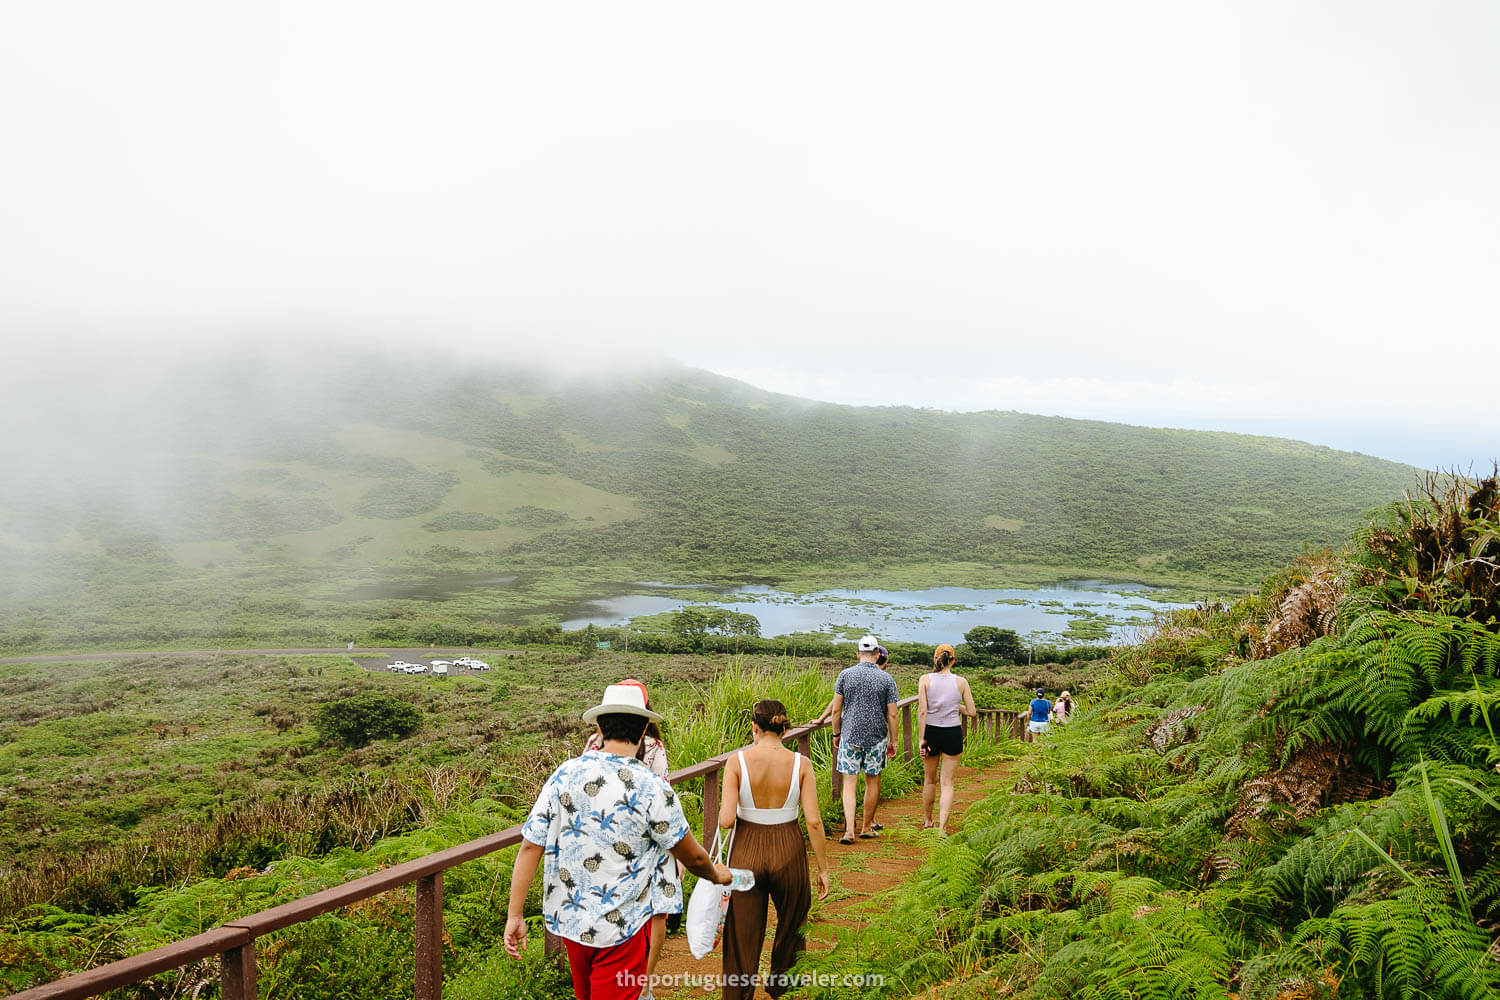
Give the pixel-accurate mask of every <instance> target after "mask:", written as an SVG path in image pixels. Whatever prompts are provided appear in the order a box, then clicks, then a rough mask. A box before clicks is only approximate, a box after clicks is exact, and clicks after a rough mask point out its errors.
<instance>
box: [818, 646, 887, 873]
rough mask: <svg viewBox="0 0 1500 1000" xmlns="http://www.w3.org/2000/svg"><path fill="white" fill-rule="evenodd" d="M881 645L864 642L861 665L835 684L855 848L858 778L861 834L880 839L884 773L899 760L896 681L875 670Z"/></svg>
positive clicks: (849, 838)
mask: <svg viewBox="0 0 1500 1000" xmlns="http://www.w3.org/2000/svg"><path fill="white" fill-rule="evenodd" d="M879 646H880V643H879V642H878V641H877V640H876V638H875V637H874V636H873V635H867V636H865V637H864V638H863V639H861V640H859V662H857V663H855V664H854V666H852V667H849V668H847V669H845V670H843V671H840V672H839V675H838V678H837V679H836V680H835V681H834V682H833V704H832V705H831V706H830V709H831V711H832V713H833V748H834V752H835V754H836V755H837V758H838V759H837V762H836V763H835V767H836V769H837V770H838V772H839V773H840V774H842V775H843V776H844V835H843V836H842V837H840V838H839V843H841V844H852V843H854V836H855V832H856V831H855V826H854V776H855V775H856V774H858V773H859V772H860V771H863V772H864V773H865V808H864V815H863V817H862V818H863V824H862V825H861V826H860V827H859V830H858V834H859V836H861V837H864V838H866V839H872V838H874V837H878V836H879V833H878V832H877V830H876V825H877V824H876V823H875V809H876V807H877V806H878V805H879V804H880V772H881V771H883V770H885V764H886V761H887V760H888V759H890V758H891V757H894V756H896V702H897V701H898V700H899V698H900V695H899V694H898V693H897V691H896V681H895V680H894V679H893V678H892V677H891V675H890V674H888V673H886V672H885V671H884V670H881V669H880V667H878V666H876V664H875V657H876V652H875V651H876V649H878V648H879Z"/></svg>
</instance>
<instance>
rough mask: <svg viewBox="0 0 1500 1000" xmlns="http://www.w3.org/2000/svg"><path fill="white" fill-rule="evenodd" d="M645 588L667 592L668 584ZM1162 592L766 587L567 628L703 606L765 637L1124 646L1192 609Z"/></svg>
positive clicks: (583, 612) (1115, 586) (1107, 586)
mask: <svg viewBox="0 0 1500 1000" xmlns="http://www.w3.org/2000/svg"><path fill="white" fill-rule="evenodd" d="M641 586H642V588H643V589H645V588H651V589H655V590H660V589H663V585H662V584H659V583H654V582H653V583H643V584H642V585H641ZM1152 593H1153V588H1151V587H1147V586H1145V585H1143V584H1134V583H1110V582H1108V581H1105V580H1066V581H1062V582H1060V583H1057V584H1053V585H1051V586H1048V587H1041V588H1037V589H1034V590H1021V589H1015V590H996V589H977V588H972V587H933V588H931V589H928V590H823V591H818V592H817V593H812V594H791V593H787V592H786V591H782V590H775V589H773V588H771V587H766V586H744V587H736V588H733V589H730V590H722V591H714V590H712V589H711V588H697V589H696V590H694V591H693V593H692V594H691V595H689V594H672V593H638V594H625V595H621V596H617V597H607V598H601V599H600V600H597V601H591V602H589V604H588V605H587V606H585V607H584V608H582V609H580V610H579V611H578V612H577V613H575V614H574V616H573V617H572V618H570V619H569V620H567V621H564V622H563V623H562V625H563V628H565V629H580V628H583V627H585V626H587V625H589V624H590V623H592V624H594V625H601V626H602V625H622V624H625V623H626V622H629V621H630V620H631V619H633V618H638V617H642V616H645V615H655V614H661V613H663V612H669V611H676V610H677V609H679V608H681V607H683V606H685V605H687V604H696V603H707V604H712V605H714V606H715V607H722V608H728V609H729V610H732V611H737V612H741V613H744V614H750V615H754V616H755V617H756V618H757V619H758V620H759V621H760V626H761V629H760V630H761V635H765V636H776V635H787V634H789V633H793V632H828V633H833V634H834V635H835V637H845V638H848V637H857V636H859V635H862V634H864V633H865V632H871V633H874V634H875V635H877V636H880V637H881V638H882V639H890V640H893V641H896V642H903V641H909V642H923V643H939V642H951V643H957V642H960V641H962V639H963V635H964V633H965V632H967V631H968V630H969V629H971V628H974V627H975V626H976V625H993V626H995V627H997V628H1007V629H1013V630H1015V631H1016V632H1018V633H1020V634H1021V635H1023V636H1027V637H1029V638H1030V639H1032V640H1033V641H1041V642H1053V643H1058V644H1060V645H1062V644H1068V643H1084V642H1095V643H1119V642H1131V641H1134V640H1135V639H1136V637H1137V636H1138V634H1139V632H1140V630H1141V628H1142V627H1143V626H1145V625H1148V624H1150V622H1151V620H1152V617H1153V615H1154V614H1155V613H1156V612H1158V611H1165V610H1168V609H1170V608H1177V607H1183V605H1180V604H1169V603H1166V602H1163V601H1153V600H1149V599H1148V595H1150V594H1152Z"/></svg>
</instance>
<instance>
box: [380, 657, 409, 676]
mask: <svg viewBox="0 0 1500 1000" xmlns="http://www.w3.org/2000/svg"><path fill="white" fill-rule="evenodd" d="M411 667H412V664H410V663H407V662H406V661H405V660H396V661H394V662H392V663H387V664H386V665H385V669H387V670H399V671H401V672H402V673H410V672H411Z"/></svg>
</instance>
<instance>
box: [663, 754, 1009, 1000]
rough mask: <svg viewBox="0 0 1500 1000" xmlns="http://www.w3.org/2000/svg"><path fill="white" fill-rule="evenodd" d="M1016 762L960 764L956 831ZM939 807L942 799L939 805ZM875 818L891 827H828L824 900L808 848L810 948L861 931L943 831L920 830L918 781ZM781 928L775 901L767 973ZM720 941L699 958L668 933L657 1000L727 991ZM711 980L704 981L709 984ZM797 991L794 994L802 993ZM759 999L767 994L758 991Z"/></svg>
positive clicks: (764, 961)
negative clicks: (853, 834) (860, 836)
mask: <svg viewBox="0 0 1500 1000" xmlns="http://www.w3.org/2000/svg"><path fill="white" fill-rule="evenodd" d="M1013 763H1014V761H1011V760H998V761H996V762H995V763H993V764H991V765H989V766H988V767H985V768H970V767H965V766H963V765H962V764H960V765H959V767H958V773H957V775H956V777H955V781H954V789H953V810H952V814H951V815H950V817H949V819H948V829H949V831H950V832H951V831H956V830H957V829H958V828H959V827H960V826H961V825H962V823H963V817H964V813H965V812H966V811H967V810H968V807H969V806H970V805H972V804H973V803H975V802H977V801H979V800H980V799H982V798H984V797H985V796H987V795H988V794H989V793H990V792H992V791H994V789H995V787H996V785H997V784H998V782H999V781H1000V780H1001V779H1002V778H1004V777H1006V776H1007V775H1008V774H1009V773H1010V769H1011V767H1012V765H1013ZM933 813H934V815H936V813H937V805H936V803H934V805H933ZM876 822H877V823H881V824H883V825H884V826H885V829H884V830H881V831H880V836H879V837H877V838H876V839H874V840H857V841H855V842H854V843H853V844H847V845H846V844H840V843H839V840H838V838H839V837H840V836H842V834H843V823H842V821H839V822H838V823H837V824H835V825H834V826H831V827H828V828H827V829H826V833H827V834H828V841H827V854H828V867H829V874H830V876H831V881H832V888H831V890H830V892H829V893H828V898H827V899H825V900H822V901H819V900H818V898H817V895H816V893H817V889H816V872H817V862H816V861H815V860H814V858H813V855H812V850H811V848H809V850H808V855H807V866H808V871H809V872H810V873H812V875H813V877H814V890H813V891H814V896H813V904H812V911H811V913H809V915H808V924H809V930H808V937H807V947H808V949H809V950H825V949H828V948H831V947H833V945H834V944H835V943H836V942H837V940H838V938H839V935H840V934H848V933H850V932H855V933H857V932H858V931H859V930H860V929H861V928H863V927H864V926H865V925H866V923H867V922H868V917H869V914H870V913H871V912H872V909H873V907H875V906H877V905H878V903H877V902H876V897H877V896H879V894H881V893H883V892H885V891H886V890H887V889H890V888H892V887H894V886H897V885H899V884H900V883H901V882H903V881H904V880H905V879H906V878H907V877H908V876H909V875H911V874H912V873H913V872H915V871H916V870H917V869H919V868H921V867H922V865H923V864H925V863H926V862H927V857H928V854H929V853H930V852H931V849H932V847H933V845H935V844H936V843H937V842H938V834H937V832H936V831H933V830H926V831H924V830H923V829H922V788H921V786H920V785H918V786H917V787H916V788H914V789H912V790H911V791H910V792H908V793H907V794H905V795H903V796H902V797H900V798H895V799H884V800H882V801H881V803H880V811H879V813H878V815H877V816H876ZM775 933H776V908H775V907H774V906H772V907H770V910H769V912H768V914H767V916H766V943H765V948H764V950H763V951H762V952H761V968H760V971H761V973H762V974H765V973H766V972H767V971H768V969H769V967H770V956H771V940H772V938H773V937H774V936H775ZM723 959H724V955H723V948H722V942H721V944H720V947H719V948H716V949H714V950H713V951H712V952H710V953H709V954H708V955H707V956H706V957H705V958H704V959H703V960H702V961H699V960H697V959H695V958H693V955H692V952H690V951H689V950H688V944H687V936H686V935H685V934H682V933H677V934H670V935H668V936H667V940H666V942H665V943H664V944H663V945H662V954H661V960H660V961H659V962H658V963H657V966H656V974H657V975H658V976H662V977H666V978H665V979H664V981H663V982H662V983H660V984H659V985H658V986H657V987H656V990H655V994H656V996H657V997H658V998H659V1000H687V998H689V997H693V998H698V1000H702V998H703V997H717V996H719V995H720V993H721V990H720V987H719V978H718V977H719V975H720V973H721V972H722V971H723ZM705 987H706V988H705ZM797 993H798V991H797V990H793V991H792V992H791V993H789V994H788V996H795V995H797ZM755 995H756V997H757V1000H758V998H760V997H763V996H768V994H766V993H765V992H764V991H763V990H760V989H757V990H756V994H755Z"/></svg>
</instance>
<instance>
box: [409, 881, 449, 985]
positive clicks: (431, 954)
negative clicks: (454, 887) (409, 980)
mask: <svg viewBox="0 0 1500 1000" xmlns="http://www.w3.org/2000/svg"><path fill="white" fill-rule="evenodd" d="M416 936H417V982H416V1000H442V996H443V873H442V872H436V873H434V874H432V875H424V876H423V877H421V878H419V879H417V927H416Z"/></svg>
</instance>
